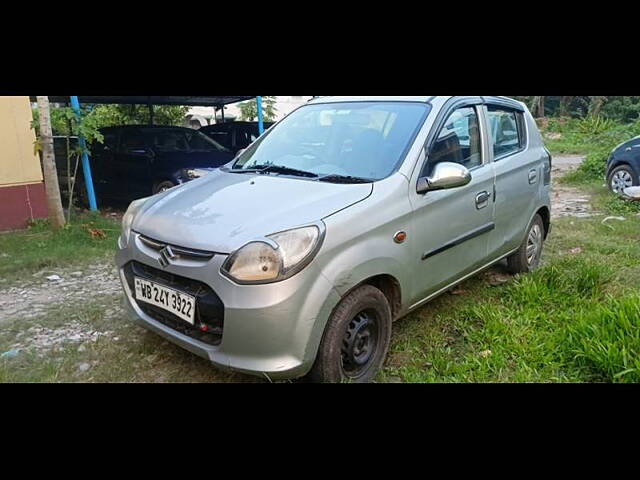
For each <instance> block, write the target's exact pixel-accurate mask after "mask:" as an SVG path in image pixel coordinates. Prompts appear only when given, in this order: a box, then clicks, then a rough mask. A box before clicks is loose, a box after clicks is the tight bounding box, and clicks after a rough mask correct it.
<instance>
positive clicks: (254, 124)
mask: <svg viewBox="0 0 640 480" xmlns="http://www.w3.org/2000/svg"><path fill="white" fill-rule="evenodd" d="M263 123H264V124H265V125H273V123H274V122H263ZM229 125H230V126H233V125H244V126H246V125H249V126H256V125H258V122H224V123H214V124H213V125H205V126H204V127H200V130H202V129H205V128H214V127H221V126H229Z"/></svg>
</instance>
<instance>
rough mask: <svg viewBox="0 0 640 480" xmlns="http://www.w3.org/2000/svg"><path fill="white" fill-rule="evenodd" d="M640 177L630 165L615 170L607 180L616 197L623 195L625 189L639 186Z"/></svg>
mask: <svg viewBox="0 0 640 480" xmlns="http://www.w3.org/2000/svg"><path fill="white" fill-rule="evenodd" d="M638 183H639V182H638V177H637V176H636V174H635V172H634V171H633V169H632V168H631V167H630V166H629V165H620V166H619V167H616V168H614V169H613V170H612V171H611V173H610V174H609V177H608V178H607V185H608V186H609V190H611V191H612V192H613V193H615V194H616V195H622V193H624V189H625V188H628V187H633V186H636V185H638Z"/></svg>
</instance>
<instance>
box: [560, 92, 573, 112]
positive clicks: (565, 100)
mask: <svg viewBox="0 0 640 480" xmlns="http://www.w3.org/2000/svg"><path fill="white" fill-rule="evenodd" d="M572 100H573V97H560V112H559V113H560V116H561V117H568V116H569V105H571V101H572Z"/></svg>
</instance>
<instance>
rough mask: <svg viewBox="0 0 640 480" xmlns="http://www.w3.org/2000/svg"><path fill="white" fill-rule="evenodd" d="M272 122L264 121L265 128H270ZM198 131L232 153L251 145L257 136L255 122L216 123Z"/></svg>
mask: <svg viewBox="0 0 640 480" xmlns="http://www.w3.org/2000/svg"><path fill="white" fill-rule="evenodd" d="M272 125H273V122H265V124H264V128H265V130H266V129H268V128H271V126H272ZM199 131H200V132H202V133H204V134H205V135H208V136H209V137H210V138H212V139H213V140H215V141H216V142H218V143H220V144H221V145H223V146H225V147H226V148H228V149H229V150H231V151H232V152H233V153H234V155H235V154H237V153H238V151H240V150H242V149H243V148H247V147H248V146H249V145H251V144H252V143H253V142H254V141H255V140H256V139H257V138H258V137H259V136H260V134H259V133H258V132H259V130H258V123H257V122H229V123H218V124H216V125H209V126H208V127H202V128H201V129H200V130H199Z"/></svg>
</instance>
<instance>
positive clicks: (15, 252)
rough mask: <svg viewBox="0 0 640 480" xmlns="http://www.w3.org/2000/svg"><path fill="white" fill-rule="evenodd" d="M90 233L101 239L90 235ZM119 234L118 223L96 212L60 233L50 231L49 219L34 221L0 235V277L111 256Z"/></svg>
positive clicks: (77, 219)
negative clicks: (24, 228)
mask: <svg viewBox="0 0 640 480" xmlns="http://www.w3.org/2000/svg"><path fill="white" fill-rule="evenodd" d="M92 230H94V231H98V232H102V233H104V236H102V235H97V236H96V235H92V234H91V231H92ZM119 234H120V225H119V224H118V223H117V222H115V221H113V220H111V219H107V218H104V217H102V216H100V215H99V214H97V213H86V214H83V215H82V216H78V217H75V218H74V220H73V221H71V222H70V223H67V225H65V227H64V228H62V229H60V230H51V228H50V223H49V220H36V221H34V222H32V224H31V225H30V227H29V228H28V229H27V230H24V231H20V232H15V233H6V234H4V235H0V257H2V261H0V278H10V277H12V276H17V277H23V278H24V277H26V276H29V275H30V274H31V273H33V272H37V271H38V270H42V269H55V268H60V267H63V266H66V265H68V264H70V263H79V262H82V261H84V260H92V259H94V258H96V257H104V256H107V255H113V252H114V251H115V247H116V240H117V238H118V236H119ZM54 273H55V272H54Z"/></svg>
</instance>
